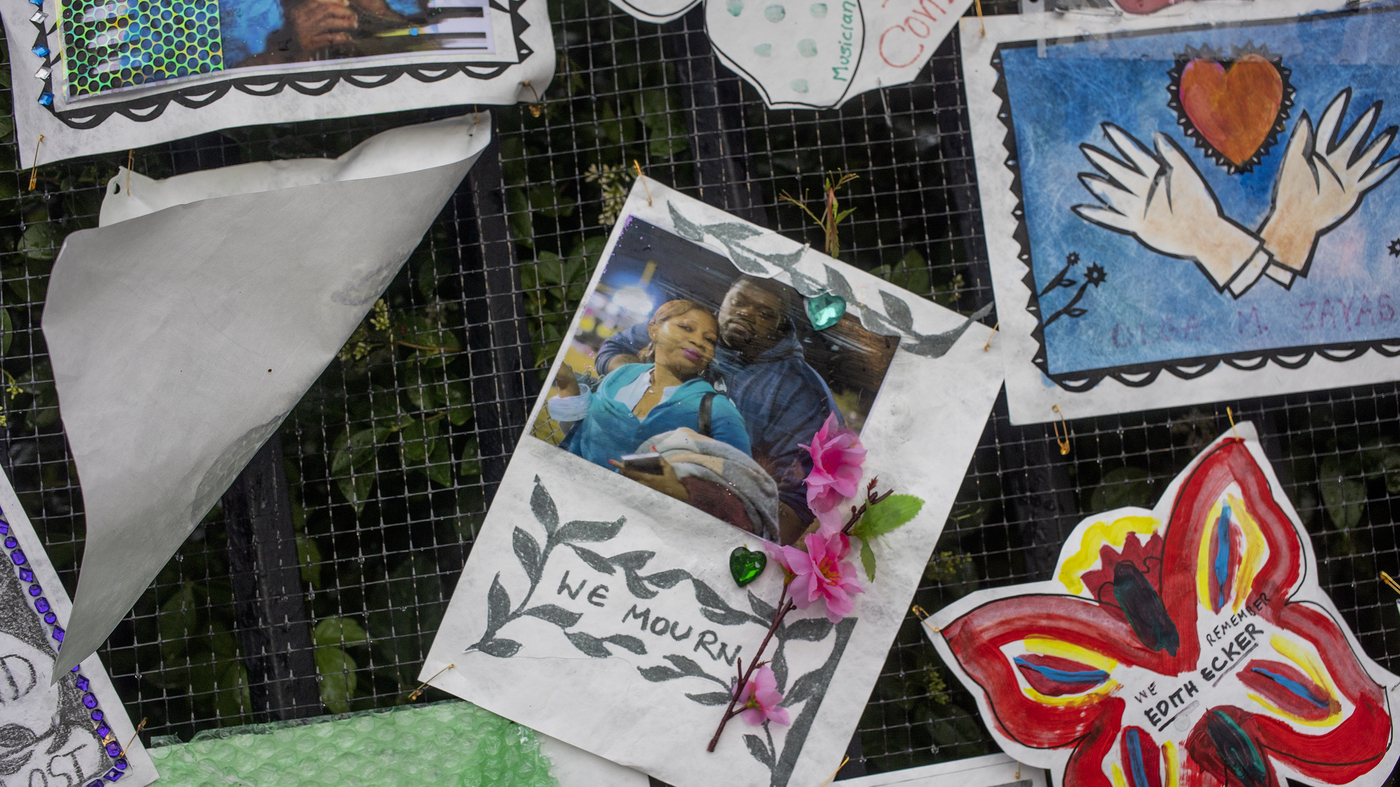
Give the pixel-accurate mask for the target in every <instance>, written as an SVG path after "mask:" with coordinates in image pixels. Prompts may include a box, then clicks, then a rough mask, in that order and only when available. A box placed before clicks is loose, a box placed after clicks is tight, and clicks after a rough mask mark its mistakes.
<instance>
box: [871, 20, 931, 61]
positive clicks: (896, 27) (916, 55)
mask: <svg viewBox="0 0 1400 787" xmlns="http://www.w3.org/2000/svg"><path fill="white" fill-rule="evenodd" d="M896 30H899V31H901V32H903V33H909V30H907V29H905V27H904V25H902V24H900V25H894V26H893V27H890V28H886V30H885V32H883V33H881V34H880V59H881V60H883V61H885V65H887V66H890V67H891V68H904V67H906V66H910V65H913V64H914V63H916V62H918V60H919V56H920V55H922V54H923V53H924V45H923V44H919V51H917V52H915V53H914V56H913V57H911V58H909V59H908V60H906V61H904V62H903V63H896V62H894V61H893V60H890V56H889V55H888V54H886V53H885V39H886V38H888V37H889V34H890V33H893V32H894V31H896Z"/></svg>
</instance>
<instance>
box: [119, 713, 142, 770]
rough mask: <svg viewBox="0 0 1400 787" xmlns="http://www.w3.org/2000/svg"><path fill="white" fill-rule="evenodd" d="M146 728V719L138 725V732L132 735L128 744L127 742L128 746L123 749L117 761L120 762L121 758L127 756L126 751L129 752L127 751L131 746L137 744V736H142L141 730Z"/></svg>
mask: <svg viewBox="0 0 1400 787" xmlns="http://www.w3.org/2000/svg"><path fill="white" fill-rule="evenodd" d="M145 727H146V720H145V719H142V720H141V723H140V724H138V725H136V732H133V733H131V740H129V741H127V742H126V745H125V746H123V747H122V750H121V753H120V754H118V755H117V759H119V760H120V759H121V758H123V757H125V756H126V750H127V749H130V748H131V744H133V743H135V742H136V736H137V735H140V734H141V730H143V729H145Z"/></svg>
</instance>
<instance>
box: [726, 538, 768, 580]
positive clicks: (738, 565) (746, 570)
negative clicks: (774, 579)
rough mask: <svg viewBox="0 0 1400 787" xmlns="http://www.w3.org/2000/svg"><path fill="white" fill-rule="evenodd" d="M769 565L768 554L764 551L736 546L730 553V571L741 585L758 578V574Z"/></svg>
mask: <svg viewBox="0 0 1400 787" xmlns="http://www.w3.org/2000/svg"><path fill="white" fill-rule="evenodd" d="M767 567H768V556H767V555H765V554H763V553H762V552H755V551H753V550H751V549H749V548H747V547H735V548H734V551H733V552H730V553H729V573H730V574H732V575H733V576H734V581H735V582H736V583H738V585H739V587H743V586H745V585H747V584H749V583H750V582H752V581H754V580H755V579H758V575H759V574H762V573H763V569H765V568H767Z"/></svg>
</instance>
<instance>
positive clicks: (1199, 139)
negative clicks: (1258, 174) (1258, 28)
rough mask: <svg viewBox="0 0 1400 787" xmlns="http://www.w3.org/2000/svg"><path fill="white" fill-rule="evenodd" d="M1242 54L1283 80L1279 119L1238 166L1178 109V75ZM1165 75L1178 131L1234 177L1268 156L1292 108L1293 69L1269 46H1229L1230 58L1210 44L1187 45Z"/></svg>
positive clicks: (1277, 118) (1275, 120)
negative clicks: (1263, 62) (1203, 63)
mask: <svg viewBox="0 0 1400 787" xmlns="http://www.w3.org/2000/svg"><path fill="white" fill-rule="evenodd" d="M1245 55H1258V56H1260V57H1262V58H1264V59H1265V60H1267V61H1269V62H1270V63H1273V64H1274V68H1276V69H1278V75H1279V77H1280V78H1281V79H1282V80H1283V97H1282V98H1281V99H1280V100H1279V105H1278V116H1277V117H1275V118H1274V123H1273V125H1272V126H1270V127H1269V134H1268V136H1266V137H1264V142H1263V144H1261V145H1260V146H1259V149H1258V150H1256V151H1254V155H1253V156H1250V157H1249V158H1248V159H1246V160H1245V161H1244V162H1243V163H1241V164H1238V165H1237V164H1235V162H1233V161H1231V160H1230V159H1228V158H1226V157H1225V154H1223V153H1221V152H1220V151H1218V150H1216V149H1215V146H1214V145H1212V144H1210V142H1209V141H1208V140H1206V138H1205V136H1204V135H1202V134H1201V132H1200V131H1199V130H1197V128H1196V124H1195V123H1193V122H1191V118H1190V117H1189V116H1188V115H1187V114H1186V109H1185V108H1184V107H1182V106H1181V74H1182V72H1184V71H1185V70H1186V65H1187V64H1188V63H1190V62H1191V61H1192V60H1214V61H1215V62H1217V63H1219V64H1220V65H1222V66H1226V67H1228V66H1229V65H1230V64H1231V63H1234V62H1236V61H1238V60H1239V59H1240V58H1241V57H1243V56H1245ZM1167 76H1168V77H1169V78H1170V82H1169V83H1168V84H1167V93H1168V94H1169V95H1170V96H1171V98H1170V99H1168V101H1167V107H1168V108H1169V109H1171V110H1172V111H1173V112H1175V113H1176V123H1177V125H1179V126H1181V132H1182V133H1183V134H1185V135H1186V136H1187V137H1188V138H1189V139H1191V140H1192V141H1193V142H1195V143H1196V147H1198V148H1200V149H1201V150H1203V151H1205V154H1206V155H1207V156H1208V157H1210V159H1211V160H1212V161H1214V162H1215V163H1216V164H1219V165H1220V166H1222V167H1224V168H1225V171H1226V172H1228V173H1230V174H1231V175H1237V174H1241V173H1245V172H1249V171H1251V170H1253V169H1254V168H1255V167H1256V166H1258V164H1259V162H1261V161H1263V160H1264V157H1265V156H1267V155H1269V151H1270V150H1271V149H1272V148H1273V147H1274V145H1276V144H1278V138H1279V135H1280V134H1282V133H1283V131H1284V128H1285V126H1287V121H1288V110H1290V109H1292V108H1293V94H1294V92H1295V91H1294V89H1293V80H1292V76H1293V70H1292V69H1290V68H1288V67H1287V66H1285V65H1284V64H1283V56H1282V55H1275V54H1273V53H1271V52H1269V49H1268V47H1263V46H1255V45H1254V44H1253V43H1252V42H1251V43H1247V44H1245V45H1244V46H1231V47H1230V55H1229V57H1226V56H1225V55H1224V54H1223V53H1221V52H1218V51H1216V50H1215V49H1213V48H1212V47H1211V46H1210V45H1209V44H1206V45H1203V46H1201V47H1200V48H1196V47H1191V46H1188V47H1186V51H1184V52H1181V53H1178V54H1177V56H1176V65H1174V66H1172V69H1171V70H1170V71H1168V72H1167Z"/></svg>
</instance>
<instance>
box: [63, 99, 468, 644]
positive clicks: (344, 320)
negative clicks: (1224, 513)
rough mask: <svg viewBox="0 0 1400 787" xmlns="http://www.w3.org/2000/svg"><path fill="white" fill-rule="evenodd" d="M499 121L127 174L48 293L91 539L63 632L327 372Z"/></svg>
mask: <svg viewBox="0 0 1400 787" xmlns="http://www.w3.org/2000/svg"><path fill="white" fill-rule="evenodd" d="M490 139H491V124H490V120H489V116H487V115H485V114H480V115H468V116H463V117H458V118H448V119H445V120H438V121H434V122H432V123H422V124H419V125H415V126H404V127H402V128H396V129H392V130H390V131H385V132H382V133H380V134H377V135H375V136H373V137H371V138H369V139H368V140H365V141H364V142H362V143H360V144H359V145H357V146H356V147H355V148H354V149H353V150H351V151H350V152H348V153H346V154H345V155H343V156H341V157H340V158H338V159H334V160H331V159H302V160H299V161H277V162H270V163H265V162H259V163H252V164H240V165H238V166H233V167H222V168H219V169H213V170H205V171H202V172H192V173H189V174H186V175H177V176H176V177H173V178H167V179H165V180H152V179H150V178H146V177H142V176H140V175H136V174H128V173H126V172H125V171H122V172H119V173H118V174H117V175H116V176H115V177H113V178H112V179H111V181H109V182H108V183H107V194H106V197H105V198H104V199H103V201H102V212H101V215H100V217H99V226H98V227H97V229H91V230H82V231H80V232H75V233H73V234H72V235H69V236H68V238H67V239H66V240H65V241H64V244H63V249H62V251H60V252H59V255H58V260H57V261H55V262H54V267H53V276H52V277H51V279H50V282H49V290H48V299H47V301H46V302H45V304H44V321H43V322H44V340H45V342H46V343H47V344H48V348H49V354H50V357H51V359H52V361H53V370H54V386H55V387H56V389H57V391H58V404H59V412H60V414H61V415H62V417H63V427H64V430H65V433H66V434H67V436H68V442H69V445H71V446H72V449H73V462H74V464H75V465H76V466H77V469H78V477H79V479H80V480H81V482H82V489H83V506H84V511H85V514H86V525H87V539H86V542H85V543H84V546H83V566H82V572H81V573H80V574H79V577H78V591H77V594H76V597H75V598H74V607H73V609H74V612H73V620H72V625H71V631H69V633H68V640H67V642H66V647H65V648H64V650H63V659H64V660H65V662H67V663H65V664H64V666H65V667H70V666H72V665H73V664H75V663H77V662H76V661H74V660H75V659H80V658H82V657H84V656H86V655H87V654H89V653H92V652H93V651H95V650H96V649H97V648H98V647H99V646H101V644H102V643H103V641H105V640H106V639H107V635H108V634H110V633H111V631H112V629H114V628H116V626H117V624H118V623H119V622H121V619H122V618H123V617H124V616H125V615H126V614H127V612H129V611H130V610H131V606H132V605H133V604H135V603H136V600H137V599H138V598H139V597H140V596H141V594H142V593H143V592H145V590H146V588H147V587H148V586H149V585H150V583H151V580H153V579H155V577H156V574H158V573H159V572H160V570H161V568H162V567H164V566H165V564H166V562H167V561H168V560H170V557H171V555H174V554H175V552H176V550H178V549H179V548H180V545H181V544H183V543H184V541H185V539H186V538H187V537H188V536H189V534H190V533H191V532H193V531H194V529H195V527H196V526H198V524H199V522H200V521H201V520H202V519H204V515H205V514H207V513H209V510H210V509H211V508H212V507H213V506H214V504H215V503H217V502H218V501H219V498H220V497H221V496H222V495H223V493H224V491H225V490H227V489H228V487H229V484H231V483H233V480H234V479H235V478H237V477H238V474H239V473H240V472H242V470H243V467H244V466H245V465H247V464H248V461H249V460H250V459H252V458H253V456H254V454H256V453H257V451H258V449H259V448H261V447H262V445H263V444H264V443H265V442H267V440H268V438H270V437H271V436H272V435H273V434H274V433H275V432H276V431H277V428H278V427H279V426H280V425H281V424H282V421H283V420H284V419H285V418H286V417H287V415H288V413H290V412H291V411H292V408H293V407H295V406H296V404H297V402H298V401H300V400H301V397H302V396H304V395H305V394H306V391H307V390H308V389H309V388H310V387H311V385H312V383H314V382H315V381H316V378H317V377H319V376H320V375H321V373H322V372H323V371H325V368H326V365H327V364H329V363H330V362H331V360H332V359H333V358H335V355H336V353H337V352H338V351H339V350H340V349H341V348H342V347H343V346H344V345H345V342H346V340H347V339H348V338H349V337H350V334H351V333H352V332H353V331H354V330H355V328H356V326H358V325H359V324H360V322H361V320H363V319H364V317H365V315H366V314H367V313H369V311H370V308H371V306H372V305H373V304H374V302H375V301H376V300H377V299H378V298H379V296H380V295H381V294H382V293H383V292H384V288H385V287H387V286H388V285H389V283H390V282H391V281H393V279H394V277H395V276H396V275H397V274H398V272H399V269H400V268H402V267H403V263H404V261H405V260H406V259H408V256H409V255H410V254H411V253H412V252H413V249H414V248H415V247H416V246H417V245H418V243H419V242H420V241H421V240H422V238H423V234H424V233H425V232H427V230H428V227H430V226H431V225H432V223H433V221H435V220H436V219H437V216H438V214H439V213H440V212H441V211H442V206H443V205H444V204H445V203H446V202H447V200H448V199H450V198H451V196H452V194H453V192H455V191H456V190H457V186H458V184H460V183H461V182H462V178H463V177H465V176H466V174H467V170H468V169H470V168H471V166H472V164H473V163H475V162H476V160H477V158H478V157H480V156H481V153H482V151H483V150H485V149H486V146H487V144H488V143H489V142H490Z"/></svg>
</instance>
